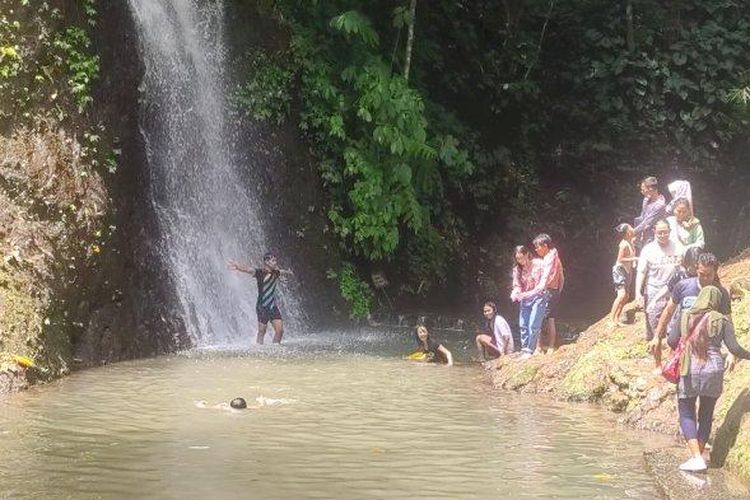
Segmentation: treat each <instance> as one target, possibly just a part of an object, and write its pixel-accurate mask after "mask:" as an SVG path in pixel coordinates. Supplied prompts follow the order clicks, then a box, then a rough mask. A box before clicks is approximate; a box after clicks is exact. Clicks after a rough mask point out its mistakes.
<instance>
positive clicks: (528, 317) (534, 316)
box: [510, 245, 547, 355]
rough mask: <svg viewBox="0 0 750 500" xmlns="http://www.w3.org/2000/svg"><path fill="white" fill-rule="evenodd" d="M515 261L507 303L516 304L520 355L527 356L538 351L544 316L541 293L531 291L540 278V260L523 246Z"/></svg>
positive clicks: (544, 309)
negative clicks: (519, 334) (510, 301)
mask: <svg viewBox="0 0 750 500" xmlns="http://www.w3.org/2000/svg"><path fill="white" fill-rule="evenodd" d="M514 258H515V260H516V265H515V266H513V290H512V291H511V292H510V300H512V301H513V302H518V306H519V307H518V326H519V329H520V330H521V352H522V353H524V354H526V355H529V354H532V353H538V352H540V351H539V349H537V346H538V340H539V332H540V331H541V330H542V322H543V321H544V316H545V314H547V302H546V300H545V299H546V296H545V294H544V290H539V291H534V290H535V288H536V285H537V283H539V281H540V280H541V279H542V272H543V266H542V259H536V258H534V257H533V254H532V253H531V250H529V249H528V248H526V247H525V246H524V245H519V246H517V247H516V249H515V253H514ZM527 292H528V293H527Z"/></svg>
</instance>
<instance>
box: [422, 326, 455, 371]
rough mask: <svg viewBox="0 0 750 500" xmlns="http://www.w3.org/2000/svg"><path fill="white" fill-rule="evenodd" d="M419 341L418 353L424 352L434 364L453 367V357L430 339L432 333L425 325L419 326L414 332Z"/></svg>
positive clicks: (438, 343)
mask: <svg viewBox="0 0 750 500" xmlns="http://www.w3.org/2000/svg"><path fill="white" fill-rule="evenodd" d="M414 337H415V338H416V340H417V351H419V352H423V353H424V354H425V355H426V357H427V359H426V361H430V362H433V363H445V364H446V365H447V366H453V355H452V354H451V352H450V351H449V350H448V349H446V348H445V346H443V344H441V343H440V342H438V341H437V340H435V339H433V338H432V337H430V332H429V330H427V327H426V326H424V325H419V326H418V327H417V329H416V331H415V332H414Z"/></svg>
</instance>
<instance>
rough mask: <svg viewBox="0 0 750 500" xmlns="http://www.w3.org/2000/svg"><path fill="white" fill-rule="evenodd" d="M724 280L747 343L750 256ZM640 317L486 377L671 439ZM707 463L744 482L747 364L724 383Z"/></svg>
mask: <svg viewBox="0 0 750 500" xmlns="http://www.w3.org/2000/svg"><path fill="white" fill-rule="evenodd" d="M720 276H721V280H722V283H724V284H725V286H727V288H729V289H731V292H732V297H733V302H732V309H733V319H734V323H735V327H736V329H737V334H738V339H739V341H740V343H741V344H742V345H743V346H750V280H748V277H750V251H745V252H744V253H743V254H742V255H741V256H739V257H737V258H736V259H733V260H732V261H730V262H729V263H727V264H726V265H724V266H723V268H722V269H721V272H720ZM643 331H644V323H643V315H642V314H640V313H639V314H637V315H636V321H635V323H633V324H632V325H627V326H625V327H617V328H616V327H612V326H610V325H608V323H607V320H606V319H603V320H601V321H599V322H597V323H595V324H593V325H591V326H590V327H589V328H588V329H587V330H586V331H584V332H583V333H581V335H580V337H579V338H578V341H577V342H575V343H573V344H569V345H565V346H562V347H560V348H559V349H558V350H557V351H556V352H555V353H554V354H551V355H543V356H534V357H532V358H530V359H527V360H520V359H518V358H512V357H509V358H505V359H502V360H500V361H499V362H498V363H497V366H496V368H497V369H496V370H494V371H493V372H492V378H493V383H494V384H495V386H497V387H499V388H503V389H507V390H512V391H516V392H521V393H539V394H548V395H549V396H550V397H553V398H556V399H560V400H564V401H586V402H593V403H598V404H601V405H602V406H604V407H606V408H607V409H608V410H610V411H612V412H615V413H617V414H618V415H620V421H621V422H622V423H624V424H627V425H630V426H632V427H635V428H637V429H643V430H650V431H656V432H661V433H666V434H672V435H675V436H677V435H678V433H679V427H678V423H677V409H676V406H677V405H676V396H675V386H674V385H673V384H671V383H669V382H667V381H666V380H664V379H663V378H662V377H661V376H660V375H654V374H652V369H653V362H652V360H651V358H650V357H649V356H648V355H647V343H646V341H645V340H644V336H643ZM712 439H713V453H712V457H711V458H712V464H713V466H714V467H723V466H726V468H727V469H729V470H730V471H731V472H733V473H734V474H736V475H737V476H739V477H740V478H741V479H742V480H743V481H745V482H748V483H750V362H748V361H743V362H740V363H739V364H738V365H737V367H736V368H735V370H734V371H733V372H731V373H728V374H727V375H726V378H725V386H724V394H723V395H722V397H721V399H720V400H719V404H718V406H717V409H716V416H715V420H714V431H713V437H712Z"/></svg>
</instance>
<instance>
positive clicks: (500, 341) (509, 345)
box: [475, 302, 515, 361]
mask: <svg viewBox="0 0 750 500" xmlns="http://www.w3.org/2000/svg"><path fill="white" fill-rule="evenodd" d="M482 315H483V316H484V319H485V320H487V326H486V329H485V330H484V331H482V332H481V333H479V334H478V335H477V336H476V339H475V342H476V345H477V351H478V352H479V359H480V360H481V361H487V350H488V349H489V350H491V351H492V352H494V353H496V354H497V355H498V356H502V355H504V354H510V353H512V352H513V351H514V350H515V346H514V344H513V332H512V331H511V329H510V325H508V322H507V321H505V318H503V317H502V316H500V315H499V314H498V313H497V306H496V305H495V303H494V302H485V303H484V306H483V307H482Z"/></svg>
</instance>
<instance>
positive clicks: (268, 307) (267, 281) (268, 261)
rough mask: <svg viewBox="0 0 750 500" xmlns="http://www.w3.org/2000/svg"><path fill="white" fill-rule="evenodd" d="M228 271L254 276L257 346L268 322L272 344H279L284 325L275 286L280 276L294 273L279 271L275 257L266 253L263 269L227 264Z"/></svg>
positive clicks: (262, 338) (231, 262)
mask: <svg viewBox="0 0 750 500" xmlns="http://www.w3.org/2000/svg"><path fill="white" fill-rule="evenodd" d="M229 269H231V270H232V271H239V272H241V273H247V274H249V275H250V276H254V277H255V280H256V281H257V282H258V302H257V303H256V305H255V312H256V313H257V315H258V336H257V339H256V340H257V342H258V344H262V343H263V340H264V338H265V336H266V328H267V326H268V322H269V321H270V322H271V326H273V330H274V336H273V343H274V344H280V343H281V337H283V335H284V323H283V321H282V320H281V312H280V311H279V307H278V305H277V304H276V286H277V285H278V283H279V279H280V278H281V277H282V276H291V275H293V274H294V273H292V271H287V270H284V269H279V267H278V264H277V261H276V257H275V256H274V255H273V254H272V253H271V252H268V253H266V254H265V255H264V256H263V267H262V268H256V269H251V268H249V267H246V266H243V265H241V264H238V263H236V262H233V261H230V262H229Z"/></svg>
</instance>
